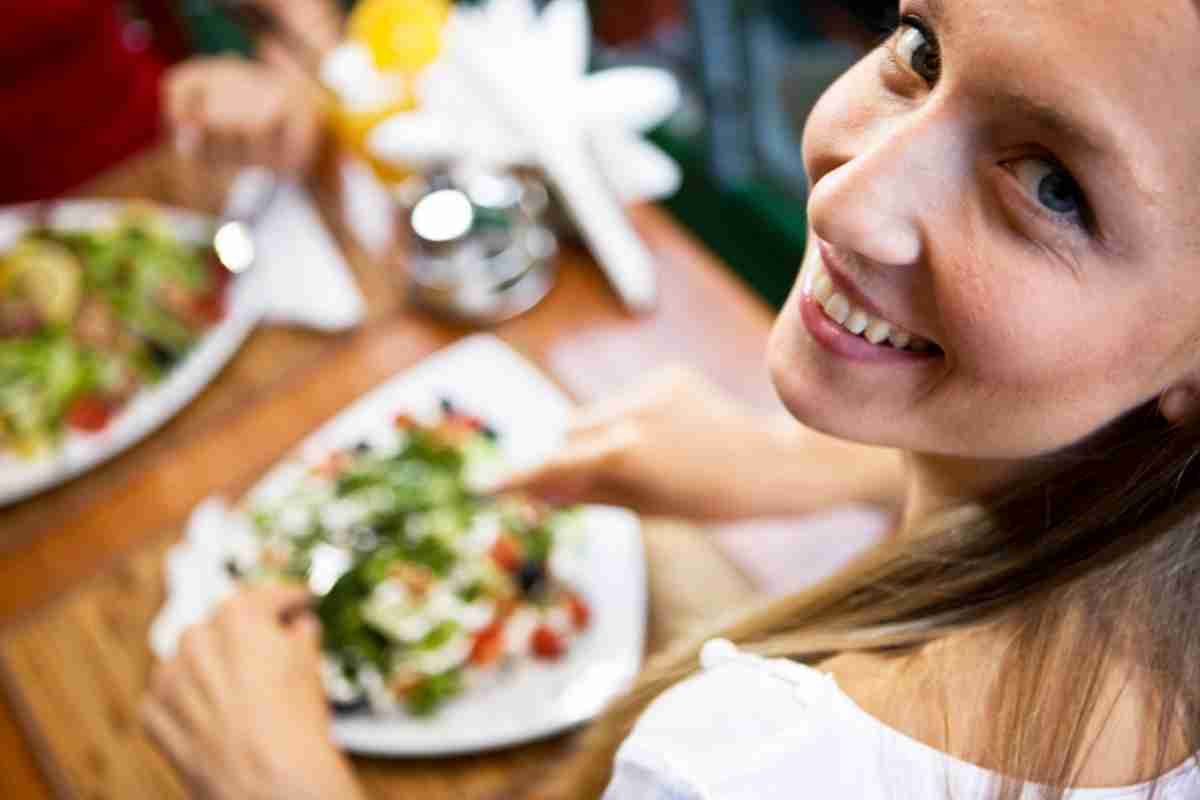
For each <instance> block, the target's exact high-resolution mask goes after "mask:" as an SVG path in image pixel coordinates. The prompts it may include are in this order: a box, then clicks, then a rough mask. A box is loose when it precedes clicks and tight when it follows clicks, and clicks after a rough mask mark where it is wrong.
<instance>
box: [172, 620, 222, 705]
mask: <svg viewBox="0 0 1200 800" xmlns="http://www.w3.org/2000/svg"><path fill="white" fill-rule="evenodd" d="M177 661H178V663H179V667H180V669H182V670H183V672H184V674H185V675H186V679H187V680H188V681H189V682H190V683H191V684H192V685H194V686H195V687H196V689H197V690H198V691H199V693H200V694H201V695H203V696H204V697H205V698H206V699H207V700H208V701H209V702H212V700H213V699H214V698H216V697H217V695H218V694H219V693H220V692H221V690H222V687H224V686H225V685H226V683H227V677H226V675H225V670H224V669H223V668H222V661H221V650H220V642H219V640H218V637H217V636H216V633H215V632H214V631H213V629H212V627H211V626H208V625H193V626H192V627H191V628H189V629H188V630H187V631H185V632H184V634H183V636H182V637H181V638H180V640H179V654H178V658H177Z"/></svg>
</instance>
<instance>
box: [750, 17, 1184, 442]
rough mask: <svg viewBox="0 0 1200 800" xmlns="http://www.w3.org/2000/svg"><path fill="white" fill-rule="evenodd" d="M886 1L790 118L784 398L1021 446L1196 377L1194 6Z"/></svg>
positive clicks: (1064, 438)
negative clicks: (793, 171)
mask: <svg viewBox="0 0 1200 800" xmlns="http://www.w3.org/2000/svg"><path fill="white" fill-rule="evenodd" d="M900 10H901V14H902V15H903V19H904V22H903V23H902V24H901V26H900V28H899V29H898V31H897V32H896V33H895V34H893V35H892V37H891V38H890V39H889V40H888V41H887V42H886V43H885V44H884V45H882V46H880V47H879V48H877V49H876V50H875V51H874V52H872V53H871V54H870V55H868V56H867V57H866V58H865V59H863V60H862V61H861V62H860V63H859V64H858V65H856V66H855V67H854V68H853V69H852V70H850V72H849V73H847V74H846V75H845V76H844V77H843V78H842V79H841V80H840V81H839V82H838V83H837V84H835V85H834V86H833V87H832V88H831V89H830V90H829V91H828V92H827V93H826V95H825V96H824V97H823V98H822V99H821V102H820V103H819V104H818V105H817V107H816V109H815V110H814V111H813V114H812V116H811V118H810V120H809V124H808V128H807V130H806V132H805V137H804V162H805V167H806V169H807V170H808V174H809V177H810V179H811V182H812V185H813V189H812V194H811V198H810V200H809V206H808V211H809V223H810V226H811V236H810V244H809V248H808V252H807V254H806V256H805V260H804V264H803V266H802V268H801V273H800V277H799V278H798V280H797V283H796V286H795V288H794V290H793V292H792V295H791V297H790V298H789V300H788V302H787V305H786V306H785V308H784V311H783V313H782V315H781V317H780V319H779V321H778V323H777V325H776V327H775V331H774V333H773V336H772V342H771V352H770V359H771V367H772V372H773V374H774V377H775V382H776V385H777V387H778V389H779V391H780V395H781V397H782V398H783V400H784V402H785V403H786V404H787V405H788V407H789V408H790V409H791V410H792V411H793V413H795V414H796V416H797V417H799V418H800V419H801V420H802V421H803V422H805V423H807V424H809V425H811V426H813V427H816V428H819V429H822V430H825V431H827V432H829V433H833V434H836V435H839V436H843V437H846V438H850V439H856V440H860V441H868V442H875V443H879V444H887V445H892V446H898V447H903V448H906V449H910V450H916V451H921V452H931V453H941V454H946V455H959V456H971V457H995V458H1020V457H1026V456H1030V455H1033V454H1036V453H1043V452H1047V451H1050V450H1053V449H1056V448H1059V447H1062V446H1065V445H1067V444H1069V443H1071V442H1074V441H1076V440H1078V439H1080V438H1081V437H1083V436H1084V435H1085V434H1087V433H1090V432H1092V431H1093V430H1095V429H1097V428H1098V427H1100V426H1101V425H1102V424H1103V423H1105V422H1107V421H1109V420H1111V419H1113V418H1115V417H1116V416H1118V415H1119V414H1120V413H1122V412H1123V411H1126V410H1128V409H1130V408H1132V407H1134V406H1135V405H1138V404H1140V403H1142V402H1143V401H1145V400H1147V399H1150V398H1152V397H1154V396H1156V395H1158V394H1160V393H1161V392H1162V391H1163V390H1164V389H1166V388H1167V387H1169V386H1171V385H1172V384H1174V383H1177V382H1178V381H1180V380H1181V379H1183V378H1184V377H1185V376H1186V375H1188V374H1191V373H1192V372H1194V371H1195V369H1196V367H1197V365H1200V341H1198V340H1200V336H1198V334H1200V11H1198V9H1197V6H1196V5H1195V4H1194V0H1138V1H1137V2H1135V1H1134V0H1112V1H1111V2H1105V3H1068V2H1062V0H1003V1H1002V2H1001V1H1000V0H941V1H940V2H939V0H910V1H907V2H904V3H902V5H901V9H900ZM864 326H865V327H864ZM909 337H910V338H909ZM906 338H908V343H907V344H906ZM872 341H876V342H878V344H874V343H872ZM897 345H901V347H897ZM914 345H915V346H916V347H918V348H920V347H924V348H925V349H924V350H915V349H914Z"/></svg>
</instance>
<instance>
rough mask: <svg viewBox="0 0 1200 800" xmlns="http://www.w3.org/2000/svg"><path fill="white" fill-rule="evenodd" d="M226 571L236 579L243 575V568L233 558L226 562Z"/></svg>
mask: <svg viewBox="0 0 1200 800" xmlns="http://www.w3.org/2000/svg"><path fill="white" fill-rule="evenodd" d="M225 572H226V573H227V574H228V575H229V577H231V578H233V579H235V580H236V579H238V578H240V577H242V568H241V567H239V566H238V563H237V562H236V561H234V560H233V559H232V558H231V559H229V560H228V561H226V562H225Z"/></svg>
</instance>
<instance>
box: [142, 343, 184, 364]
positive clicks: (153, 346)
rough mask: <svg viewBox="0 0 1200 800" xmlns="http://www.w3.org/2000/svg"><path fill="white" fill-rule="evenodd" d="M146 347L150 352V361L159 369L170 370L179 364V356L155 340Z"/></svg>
mask: <svg viewBox="0 0 1200 800" xmlns="http://www.w3.org/2000/svg"><path fill="white" fill-rule="evenodd" d="M146 347H147V349H148V350H149V352H150V360H151V361H153V362H154V366H156V367H158V368H159V369H170V368H171V367H173V366H175V365H176V364H177V363H178V362H179V355H178V354H177V353H176V352H175V351H174V350H171V349H170V348H168V347H164V346H163V345H161V344H159V343H158V342H156V341H154V340H153V339H148V340H147V341H146Z"/></svg>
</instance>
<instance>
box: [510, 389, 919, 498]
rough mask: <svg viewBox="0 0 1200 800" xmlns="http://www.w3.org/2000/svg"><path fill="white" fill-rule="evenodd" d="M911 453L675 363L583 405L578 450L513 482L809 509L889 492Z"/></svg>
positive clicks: (560, 490)
mask: <svg viewBox="0 0 1200 800" xmlns="http://www.w3.org/2000/svg"><path fill="white" fill-rule="evenodd" d="M898 471H899V460H898V458H897V457H895V456H894V455H892V454H890V452H889V451H881V450H877V449H875V448H864V447H859V446H857V445H852V444H848V443H845V442H842V441H840V440H837V439H832V438H829V437H826V436H822V435H820V434H817V433H815V432H813V431H809V430H807V429H805V428H803V427H802V426H800V425H799V424H798V423H796V422H795V421H794V420H791V419H790V418H782V417H781V418H778V419H772V418H768V417H763V416H761V415H757V414H755V413H753V412H751V411H749V410H747V409H745V408H743V407H741V406H739V405H738V404H737V403H735V402H734V401H733V400H731V399H730V398H728V397H726V396H725V395H724V394H722V393H721V391H720V390H718V389H717V388H716V387H715V386H713V385H712V384H710V383H709V382H708V381H707V380H705V379H704V378H703V377H702V376H701V375H699V374H698V373H696V372H694V371H691V370H689V369H686V368H682V367H674V368H670V369H667V370H665V371H663V372H662V373H659V374H657V375H654V376H652V377H651V378H650V379H649V380H647V381H645V382H643V383H642V384H641V385H639V386H637V387H635V388H634V389H633V390H632V391H629V392H627V393H625V394H623V395H620V396H617V397H615V398H612V399H610V400H608V401H604V402H600V403H597V404H595V405H593V406H588V407H585V408H583V409H581V410H580V411H579V412H578V413H577V415H576V417H575V419H574V420H573V421H572V423H571V426H570V431H569V435H568V442H567V445H566V447H565V448H564V449H563V450H562V451H561V452H560V453H558V454H557V455H556V456H554V457H553V458H551V459H550V460H549V461H548V462H547V463H546V464H544V465H542V466H540V467H538V468H536V469H534V470H532V471H530V472H527V473H523V474H520V475H516V476H513V477H512V478H510V479H509V480H507V481H505V483H504V485H503V486H501V487H500V488H501V489H514V490H525V491H530V492H532V493H534V494H539V495H542V496H544V497H546V498H548V499H551V500H554V501H558V502H578V501H590V502H605V503H617V504H621V505H628V506H631V507H633V508H636V509H637V510H639V511H642V512H644V513H651V514H666V515H677V516H685V517H691V518H701V519H704V518H707V519H732V518H738V517H750V516H767V515H784V514H795V513H806V512H809V511H814V510H817V509H820V508H822V507H825V506H829V505H832V504H834V503H838V502H849V501H852V500H876V499H878V500H879V501H881V502H882V501H884V499H885V497H886V495H887V494H888V493H889V492H891V491H892V490H893V489H895V488H896V485H897V484H896V483H895V482H892V481H893V479H894V478H895V477H896V475H897V473H898Z"/></svg>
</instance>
